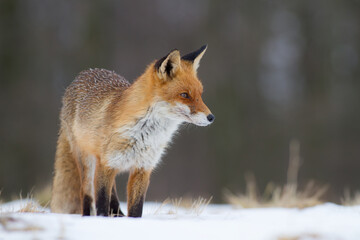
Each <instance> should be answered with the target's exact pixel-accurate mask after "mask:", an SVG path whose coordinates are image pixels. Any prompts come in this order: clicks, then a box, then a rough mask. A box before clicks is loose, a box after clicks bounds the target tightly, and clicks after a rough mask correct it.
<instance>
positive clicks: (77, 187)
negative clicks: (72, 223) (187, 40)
mask: <svg viewBox="0 0 360 240" xmlns="http://www.w3.org/2000/svg"><path fill="white" fill-rule="evenodd" d="M206 49H207V45H205V46H203V47H201V48H200V49H199V50H197V51H194V52H192V53H190V54H187V55H185V56H183V57H181V56H180V52H179V51H178V50H176V49H175V50H173V51H171V52H170V53H168V54H167V55H166V56H165V57H163V58H161V59H159V60H157V61H154V62H153V63H151V64H150V65H149V66H148V67H147V68H146V70H145V72H144V73H143V74H142V75H141V76H140V77H139V78H138V79H137V80H136V81H135V82H134V83H133V84H130V83H129V82H128V81H126V80H125V79H124V78H123V77H121V76H119V75H117V74H116V73H115V72H113V71H108V70H105V69H90V70H86V71H82V72H81V73H80V74H79V75H78V76H77V77H76V78H75V80H74V81H73V82H72V83H71V84H70V85H69V87H68V88H67V89H66V91H65V95H64V97H63V106H62V109H61V113H60V121H61V125H60V131H59V138H58V142H57V150H56V156H55V176H54V180H53V189H52V200H51V210H52V212H56V213H79V214H82V215H84V216H87V215H100V216H108V215H116V216H124V214H123V213H122V211H121V210H120V206H119V200H118V197H117V193H116V186H115V176H116V175H117V174H118V173H120V172H126V171H129V172H130V175H129V180H128V184H127V205H128V216H129V217H141V216H142V209H143V203H144V200H145V194H146V191H147V188H148V185H149V179H150V174H151V172H152V170H153V169H154V168H155V167H156V165H157V164H158V163H159V161H160V158H161V155H162V154H163V153H164V151H165V149H166V147H167V144H168V143H169V142H170V141H171V138H172V135H173V134H174V133H175V132H176V131H177V129H178V127H179V125H180V124H181V123H183V122H188V123H193V124H195V125H198V126H206V125H209V124H210V123H212V122H213V121H214V119H215V117H214V115H213V114H211V112H210V110H209V108H208V107H207V106H206V105H205V104H204V102H203V100H202V98H201V94H202V92H203V86H202V84H201V82H200V80H199V79H198V77H197V68H198V67H199V62H200V59H201V58H202V56H203V55H204V53H205V51H206Z"/></svg>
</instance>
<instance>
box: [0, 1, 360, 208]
mask: <svg viewBox="0 0 360 240" xmlns="http://www.w3.org/2000/svg"><path fill="white" fill-rule="evenodd" d="M205 43H208V44H209V48H208V51H207V53H206V55H205V56H204V58H203V60H202V62H201V67H200V69H199V77H200V79H202V81H203V84H204V87H205V92H204V101H205V103H206V104H207V105H208V106H209V108H210V109H211V110H212V112H213V113H214V114H215V116H216V120H215V123H214V124H213V125H211V126H210V127H206V128H201V127H193V126H190V127H186V128H184V129H182V130H181V131H180V134H179V135H178V136H177V137H176V138H175V141H174V144H173V145H172V147H171V148H170V149H169V151H168V153H167V154H166V155H165V157H164V158H163V162H162V164H161V166H159V167H158V169H157V170H156V171H155V172H154V174H153V177H152V182H151V184H150V188H149V192H148V195H147V198H148V199H149V200H159V201H162V200H163V199H165V198H166V197H169V196H170V197H179V196H184V195H187V194H189V195H191V196H194V197H196V196H214V201H215V202H220V201H222V200H223V198H222V193H223V190H224V189H229V190H231V191H233V192H238V191H244V186H245V180H244V174H245V173H246V172H252V173H254V175H255V176H256V178H257V182H258V185H259V187H260V189H263V188H264V187H265V185H266V184H267V183H268V182H270V181H274V182H275V183H278V184H282V183H284V182H285V181H286V172H287V167H288V158H289V142H290V141H291V140H292V139H297V140H298V141H299V142H300V144H301V152H300V155H301V163H302V164H301V169H300V172H299V183H300V185H303V184H305V183H306V182H307V181H308V180H310V179H315V180H316V181H318V182H319V183H322V184H329V186H330V189H329V191H328V193H327V195H326V197H327V199H328V200H332V201H338V200H339V199H340V197H341V196H342V195H343V192H344V189H345V188H350V189H351V190H357V189H360V174H359V172H360V79H359V77H360V65H359V64H360V63H359V61H360V59H359V58H360V1H358V0H347V1H340V0H338V1H336V0H327V1H325V0H323V1H321V0H319V1H310V0H294V1H265V0H259V1H254V0H228V1H219V0H218V1H215V0H198V1H190V0H182V1H167V0H154V1H142V2H141V3H140V2H139V1H109V0H105V1H70V0H65V1H42V0H31V1H20V0H1V1H0V189H1V191H2V193H1V198H2V199H6V198H10V197H11V196H14V195H16V196H18V194H19V192H20V191H22V193H23V195H24V194H26V193H27V192H28V191H30V190H31V189H32V188H33V187H34V186H35V187H36V189H39V188H41V187H43V186H45V185H47V184H50V182H51V178H52V172H53V162H54V154H55V147H56V140H57V132H58V128H59V120H58V114H59V110H60V108H61V97H62V95H63V93H64V90H65V88H66V86H67V85H68V84H69V83H70V82H71V81H72V80H73V79H74V78H75V76H76V75H77V73H79V72H80V71H82V70H84V69H88V68H95V67H100V68H106V69H111V70H115V71H116V72H117V73H119V74H120V75H123V76H124V77H125V78H127V79H128V80H130V81H133V80H134V79H136V78H137V77H138V76H139V75H140V74H141V73H142V72H143V71H144V69H145V67H146V65H147V64H149V63H150V62H151V61H153V60H154V59H158V58H160V57H162V56H164V55H165V54H167V52H168V51H169V50H171V49H174V48H177V49H179V50H180V51H181V52H182V53H183V54H185V53H188V52H190V51H193V50H196V49H197V48H199V47H200V46H202V45H203V44H205ZM126 180H127V177H126V175H124V176H122V177H120V178H118V181H119V184H118V188H119V192H120V193H121V196H120V198H121V199H122V200H125V195H124V193H125V183H126Z"/></svg>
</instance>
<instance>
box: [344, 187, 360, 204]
mask: <svg viewBox="0 0 360 240" xmlns="http://www.w3.org/2000/svg"><path fill="white" fill-rule="evenodd" d="M341 204H342V205H344V206H356V205H360V192H355V193H354V194H351V192H350V190H349V189H345V191H344V197H343V198H341Z"/></svg>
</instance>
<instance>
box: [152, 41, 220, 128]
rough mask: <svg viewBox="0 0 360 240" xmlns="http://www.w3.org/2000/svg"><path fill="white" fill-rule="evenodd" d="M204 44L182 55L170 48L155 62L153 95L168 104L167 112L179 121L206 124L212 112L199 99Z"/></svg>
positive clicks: (201, 87)
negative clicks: (156, 90)
mask: <svg viewBox="0 0 360 240" xmlns="http://www.w3.org/2000/svg"><path fill="white" fill-rule="evenodd" d="M206 49H207V45H205V46H202V47H201V48H200V49H198V50H196V51H194V52H192V53H189V54H187V55H185V56H183V57H181V56H180V52H179V51H178V50H176V49H175V50H172V51H171V52H170V53H168V54H167V55H166V56H164V57H163V58H161V59H159V60H158V61H157V62H156V63H155V65H154V70H155V78H156V81H157V84H158V85H159V87H158V88H157V89H158V93H157V96H159V97H160V98H161V100H162V101H165V102H167V103H169V104H168V109H167V113H168V114H167V115H168V116H170V117H171V118H175V119H177V120H180V121H182V122H189V123H193V124H195V125H198V126H206V125H209V124H210V123H212V122H213V121H214V119H215V116H214V115H213V114H212V113H211V111H210V110H209V108H208V107H207V106H206V105H205V103H204V102H203V100H202V98H201V95H202V92H203V86H202V84H201V82H200V80H199V79H198V77H197V69H198V67H199V63H200V60H201V58H202V56H203V55H204V53H205V51H206Z"/></svg>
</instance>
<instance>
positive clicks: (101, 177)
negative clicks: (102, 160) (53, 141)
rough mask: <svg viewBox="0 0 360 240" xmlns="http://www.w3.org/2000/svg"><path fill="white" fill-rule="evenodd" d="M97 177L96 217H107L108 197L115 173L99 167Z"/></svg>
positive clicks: (112, 170)
mask: <svg viewBox="0 0 360 240" xmlns="http://www.w3.org/2000/svg"><path fill="white" fill-rule="evenodd" d="M97 176H98V179H97V187H96V188H97V191H96V215H98V216H109V212H110V196H111V192H112V188H113V185H114V180H115V176H116V171H115V170H114V169H110V168H107V167H103V166H100V167H99V170H98V171H97Z"/></svg>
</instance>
